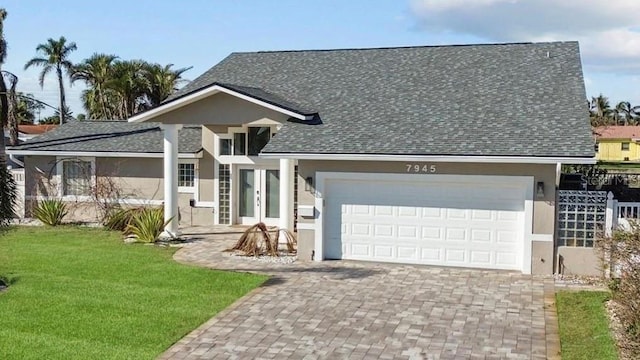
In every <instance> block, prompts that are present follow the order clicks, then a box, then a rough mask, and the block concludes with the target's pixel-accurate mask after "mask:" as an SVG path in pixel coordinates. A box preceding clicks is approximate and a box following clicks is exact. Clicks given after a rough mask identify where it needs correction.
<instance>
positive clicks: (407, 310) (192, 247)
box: [161, 233, 558, 359]
mask: <svg viewBox="0 0 640 360" xmlns="http://www.w3.org/2000/svg"><path fill="white" fill-rule="evenodd" d="M194 238H196V239H197V240H196V241H194V242H192V243H189V244H187V245H186V246H185V247H184V248H183V249H181V250H180V251H178V252H177V253H176V255H175V259H176V260H177V261H179V262H183V263H189V264H197V265H201V266H205V267H209V268H215V269H227V270H234V271H250V272H258V273H266V274H270V275H272V278H271V279H270V280H268V281H267V283H266V284H265V285H264V286H262V287H261V288H259V289H257V290H255V291H253V292H251V293H250V294H249V295H247V296H245V297H244V298H242V299H240V300H239V301H237V302H236V303H235V304H233V305H232V306H231V307H229V308H227V309H225V310H224V311H222V312H221V313H219V314H218V315H217V316H216V317H214V318H212V319H211V320H209V321H207V322H206V323H205V324H203V325H202V326H200V327H199V328H198V329H196V330H195V331H193V332H192V333H191V334H189V335H187V336H186V337H185V338H183V339H182V340H181V341H179V342H178V343H176V344H175V345H174V346H173V347H171V348H170V349H169V350H168V351H167V352H166V353H165V354H163V355H162V356H161V358H162V359H214V358H215V359H253V358H262V359H318V358H328V359H347V358H348V359H396V358H397V359H504V358H506V359H546V358H547V357H548V356H549V357H554V355H556V354H557V351H558V341H557V328H555V330H554V325H555V326H557V325H556V324H553V322H554V321H557V320H555V309H554V308H553V301H552V300H550V299H552V297H550V296H549V295H550V294H553V279H552V278H551V277H548V278H536V277H531V276H524V275H521V274H517V273H512V272H499V271H481V270H464V269H452V268H438V267H427V266H408V265H392V264H378V263H363V262H349V261H327V262H323V263H302V262H296V263H294V264H290V265H284V264H273V263H262V262H259V261H256V260H249V259H244V258H236V257H230V256H229V255H228V254H226V253H222V252H221V250H223V249H225V248H228V247H230V246H231V244H232V243H233V241H235V240H236V239H237V238H238V234H237V233H226V234H215V235H211V234H209V235H206V234H198V235H194ZM545 290H546V294H547V296H546V299H545ZM545 300H546V302H547V311H545ZM550 302H551V303H550ZM545 319H546V320H545ZM547 323H549V324H547ZM549 325H551V326H549ZM547 343H549V344H547ZM548 345H549V346H548Z"/></svg>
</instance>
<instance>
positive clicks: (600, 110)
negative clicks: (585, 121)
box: [589, 94, 613, 126]
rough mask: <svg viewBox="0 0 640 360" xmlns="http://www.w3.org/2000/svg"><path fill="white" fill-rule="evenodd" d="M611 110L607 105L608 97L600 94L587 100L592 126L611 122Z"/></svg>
mask: <svg viewBox="0 0 640 360" xmlns="http://www.w3.org/2000/svg"><path fill="white" fill-rule="evenodd" d="M612 114H613V111H612V110H611V105H609V99H608V98H607V97H606V96H603V95H602V94H600V95H598V96H597V97H592V98H591V101H590V102H589V117H590V118H591V125H592V126H602V125H608V124H610V123H611V117H612Z"/></svg>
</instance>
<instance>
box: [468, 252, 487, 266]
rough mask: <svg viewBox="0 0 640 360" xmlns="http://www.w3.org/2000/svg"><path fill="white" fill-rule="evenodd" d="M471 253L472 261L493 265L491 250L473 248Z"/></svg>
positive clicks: (478, 263)
mask: <svg viewBox="0 0 640 360" xmlns="http://www.w3.org/2000/svg"><path fill="white" fill-rule="evenodd" d="M470 253H471V263H472V264H477V265H484V266H490V265H491V252H490V251H479V250H472V251H470Z"/></svg>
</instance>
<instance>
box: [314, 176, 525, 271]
mask: <svg viewBox="0 0 640 360" xmlns="http://www.w3.org/2000/svg"><path fill="white" fill-rule="evenodd" d="M319 185H320V187H321V188H322V197H323V199H324V212H323V213H324V214H323V216H322V218H323V219H322V220H323V221H322V222H323V224H324V226H323V231H322V232H323V233H324V236H323V239H322V244H321V245H322V246H321V247H322V248H321V249H320V251H321V253H322V254H323V257H324V258H325V259H348V260H365V261H381V262H394V263H409V264H425V265H438V266H456V267H470V268H485V269H504V270H521V271H523V272H528V271H527V269H529V268H530V253H531V243H530V234H531V223H532V219H531V213H532V211H531V210H532V209H531V201H530V200H531V196H532V194H531V193H532V189H531V188H532V186H533V179H532V178H531V177H519V176H479V175H460V176H456V175H433V174H372V173H365V174H363V173H358V174H356V173H325V174H323V175H320V176H319ZM527 257H529V261H528V262H527V261H526V259H527Z"/></svg>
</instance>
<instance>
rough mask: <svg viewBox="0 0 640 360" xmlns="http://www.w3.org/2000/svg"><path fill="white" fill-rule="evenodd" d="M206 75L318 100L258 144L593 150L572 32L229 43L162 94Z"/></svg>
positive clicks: (412, 151) (461, 151) (505, 151)
mask: <svg viewBox="0 0 640 360" xmlns="http://www.w3.org/2000/svg"><path fill="white" fill-rule="evenodd" d="M214 83H219V84H234V85H233V86H237V87H246V88H258V89H260V91H264V92H266V93H269V94H278V97H281V98H283V99H286V100H287V101H288V102H290V103H292V104H296V106H298V107H301V108H305V109H315V110H317V111H318V113H319V117H320V121H318V122H314V123H313V124H305V123H294V122H290V123H287V124H286V125H285V126H283V127H282V129H281V130H280V132H279V133H278V134H277V135H276V136H275V137H274V138H273V139H272V140H271V141H270V143H269V144H268V145H267V147H266V148H265V149H264V150H263V152H266V153H327V154H330V153H347V154H405V155H461V156H469V155H471V156H473V155H484V156H541V157H546V156H563V157H571V156H573V157H592V156H593V155H594V152H593V138H592V136H591V130H590V127H589V118H588V110H587V107H586V105H585V104H586V94H585V88H584V80H583V75H582V66H581V63H580V52H579V47H578V43H577V42H551V43H516V44H489V45H464V46H424V47H404V48H377V49H345V50H311V51H275V52H254V53H233V54H231V55H229V56H228V57H227V58H226V59H224V60H223V61H222V62H220V63H219V64H217V65H215V66H214V67H212V68H211V69H210V70H208V71H207V72H205V73H204V74H202V75H201V76H199V77H198V78H196V79H195V80H194V81H192V82H191V83H189V84H188V85H186V86H185V87H184V88H182V89H181V90H180V91H178V92H177V93H176V94H175V95H174V96H173V97H171V98H170V99H168V101H169V102H170V101H172V100H175V99H177V98H179V97H181V96H184V95H185V94H189V93H192V92H194V91H197V90H199V89H202V88H204V87H207V86H210V85H211V84H214Z"/></svg>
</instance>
